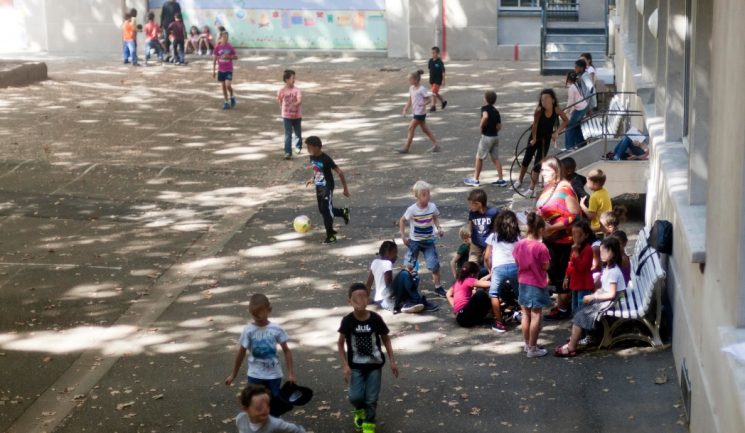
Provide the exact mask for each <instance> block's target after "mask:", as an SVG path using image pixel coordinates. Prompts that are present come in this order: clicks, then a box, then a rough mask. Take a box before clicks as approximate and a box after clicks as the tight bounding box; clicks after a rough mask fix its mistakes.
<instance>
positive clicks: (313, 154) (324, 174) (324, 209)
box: [305, 136, 349, 244]
mask: <svg viewBox="0 0 745 433" xmlns="http://www.w3.org/2000/svg"><path fill="white" fill-rule="evenodd" d="M305 145H306V146H307V147H308V154H309V155H310V163H311V168H312V169H313V177H311V178H310V180H308V181H307V182H305V186H308V185H310V184H311V183H313V184H315V185H316V198H317V199H318V210H319V211H320V212H321V216H322V217H323V225H324V227H325V228H326V240H324V241H323V243H324V244H331V243H334V242H336V231H335V230H334V217H342V218H344V224H349V208H348V207H345V208H344V209H340V208H335V207H334V205H333V195H334V174H333V173H332V172H331V170H333V171H335V172H336V174H337V175H338V176H339V180H340V181H341V185H342V187H344V196H345V197H349V189H348V188H347V181H346V179H345V178H344V172H343V171H341V168H339V166H337V165H336V163H335V162H334V160H333V159H331V157H330V156H328V155H326V154H325V153H323V152H322V151H321V147H322V146H323V144H321V139H320V138H318V137H316V136H310V137H308V138H306V139H305Z"/></svg>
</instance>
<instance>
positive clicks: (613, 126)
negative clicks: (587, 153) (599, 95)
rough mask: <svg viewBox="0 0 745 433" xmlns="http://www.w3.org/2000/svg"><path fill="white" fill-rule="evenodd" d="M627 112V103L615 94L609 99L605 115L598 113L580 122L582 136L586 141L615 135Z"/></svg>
mask: <svg viewBox="0 0 745 433" xmlns="http://www.w3.org/2000/svg"><path fill="white" fill-rule="evenodd" d="M627 112H628V105H626V104H624V102H623V99H622V98H621V96H620V95H615V96H614V97H613V98H611V100H610V104H609V106H608V115H607V117H606V116H603V115H602V113H598V114H597V115H594V116H593V117H590V118H589V119H587V120H585V121H584V122H583V123H582V126H581V128H582V136H583V137H585V140H586V141H588V142H589V141H590V139H593V138H602V137H615V136H616V135H617V134H618V128H619V127H620V126H621V121H622V120H623V117H624V116H625V115H626V114H627Z"/></svg>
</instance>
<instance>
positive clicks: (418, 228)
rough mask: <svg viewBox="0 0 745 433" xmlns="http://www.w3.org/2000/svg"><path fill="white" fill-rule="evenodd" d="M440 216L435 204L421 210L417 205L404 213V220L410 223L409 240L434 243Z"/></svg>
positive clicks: (429, 204) (428, 204) (430, 203)
mask: <svg viewBox="0 0 745 433" xmlns="http://www.w3.org/2000/svg"><path fill="white" fill-rule="evenodd" d="M437 215H440V211H439V210H438V209H437V206H435V204H434V203H432V202H429V203H427V207H425V208H424V209H422V208H420V207H419V206H418V205H417V204H416V203H414V204H413V205H411V206H409V208H408V209H406V212H404V219H405V220H406V221H408V222H409V239H411V240H412V241H420V242H421V241H430V242H432V241H434V240H435V220H434V218H435V217H436V216H437Z"/></svg>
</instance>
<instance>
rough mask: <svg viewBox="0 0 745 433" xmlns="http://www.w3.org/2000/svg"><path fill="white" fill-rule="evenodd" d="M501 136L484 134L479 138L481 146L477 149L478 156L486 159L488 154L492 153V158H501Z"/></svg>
mask: <svg viewBox="0 0 745 433" xmlns="http://www.w3.org/2000/svg"><path fill="white" fill-rule="evenodd" d="M498 153H499V137H497V136H496V135H495V136H494V137H489V136H488V135H482V136H481V140H479V147H478V149H477V150H476V158H478V159H480V160H482V161H483V160H485V159H486V157H487V156H489V155H491V159H492V160H495V161H496V160H497V159H499V155H498Z"/></svg>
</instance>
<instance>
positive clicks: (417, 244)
mask: <svg viewBox="0 0 745 433" xmlns="http://www.w3.org/2000/svg"><path fill="white" fill-rule="evenodd" d="M431 190H432V185H430V184H428V183H427V182H425V181H423V180H420V181H417V183H415V184H414V188H413V191H414V197H416V203H414V204H413V205H411V206H409V208H408V209H406V212H404V215H403V216H402V217H401V219H400V220H399V222H398V227H399V232H400V234H401V240H402V241H403V243H404V245H406V246H407V247H409V249H408V251H406V256H405V257H404V264H405V265H406V266H407V267H408V268H409V269H412V268H414V262H416V261H417V260H418V259H419V252H422V253H424V262H425V263H426V265H427V269H429V270H430V272H432V280H433V281H434V284H435V289H434V292H435V294H437V296H440V297H443V298H444V297H445V294H446V292H445V289H444V288H443V287H442V283H441V282H440V259H439V258H438V256H437V246H436V245H435V229H437V234H438V235H439V236H440V237H442V235H443V234H444V232H443V231H442V226H440V221H439V216H440V211H439V210H438V209H437V206H436V205H435V204H434V203H432V202H431V201H429V199H430V191H431ZM407 221H408V223H409V237H408V238H407V237H406V222H407Z"/></svg>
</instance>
